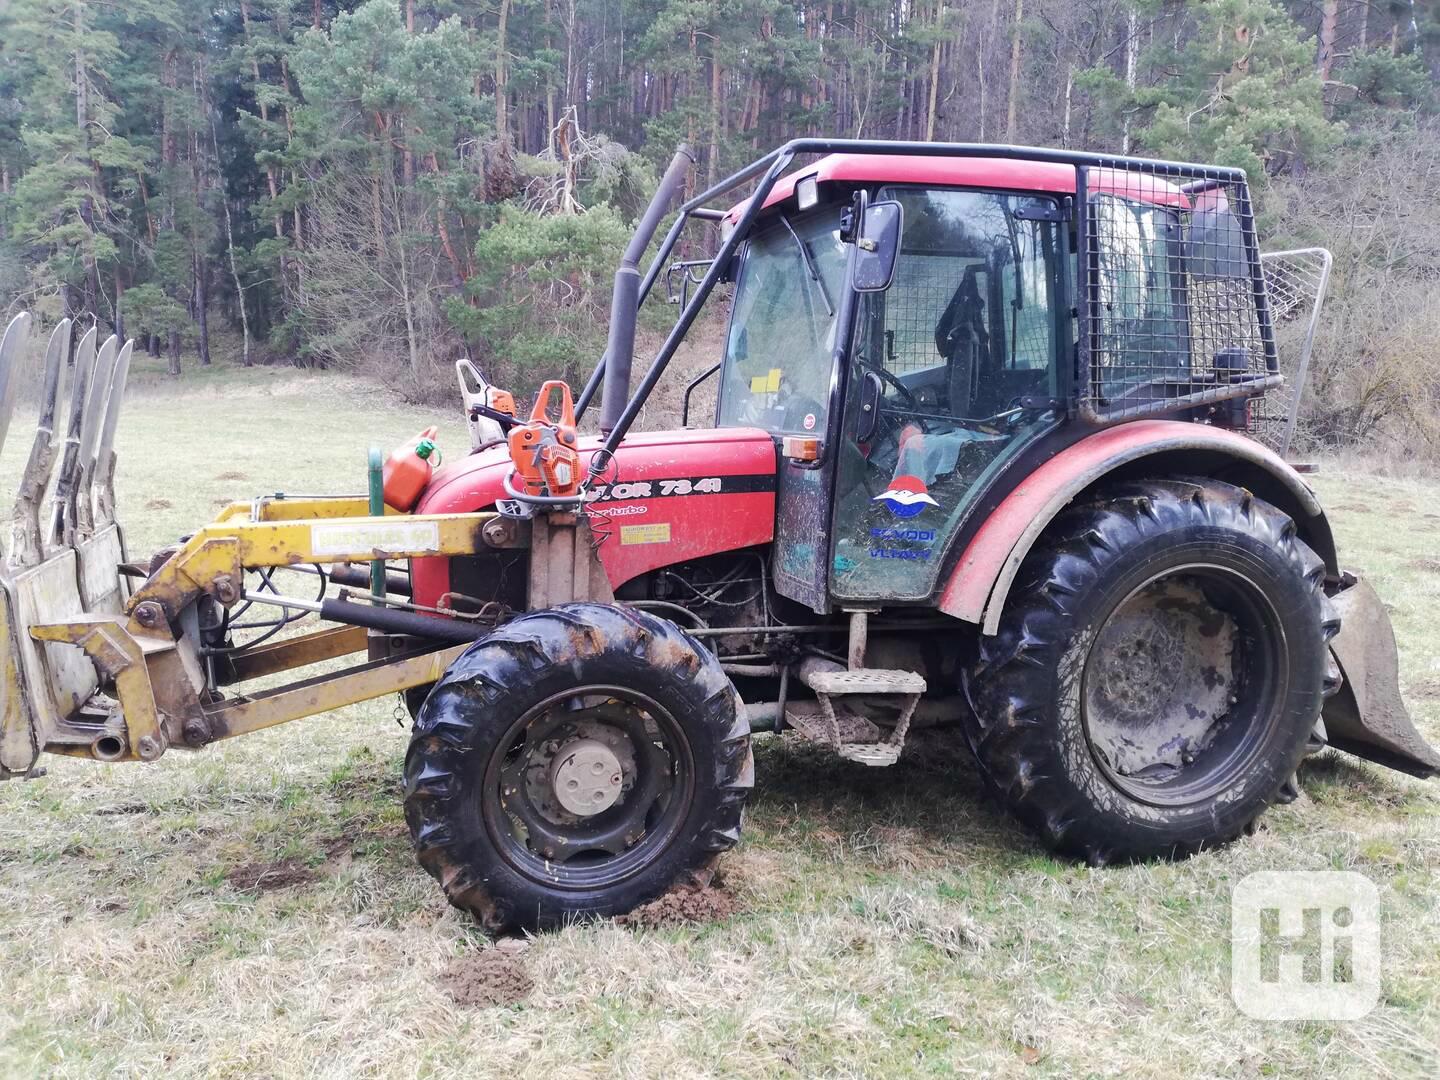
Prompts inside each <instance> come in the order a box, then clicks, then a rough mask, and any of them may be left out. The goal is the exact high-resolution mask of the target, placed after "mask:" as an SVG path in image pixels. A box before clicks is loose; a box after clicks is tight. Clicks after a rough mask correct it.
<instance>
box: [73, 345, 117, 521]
mask: <svg viewBox="0 0 1440 1080" xmlns="http://www.w3.org/2000/svg"><path fill="white" fill-rule="evenodd" d="M119 347H120V342H119V339H118V338H117V337H116V336H115V335H114V334H111V335H110V336H109V337H108V338H106V339H105V344H103V345H101V346H100V351H99V352H98V353H96V355H95V370H94V371H93V372H92V373H91V375H90V392H89V393H88V394H86V395H85V416H84V418H83V419H82V421H81V423H80V466H79V470H78V479H77V481H76V484H75V487H74V489H73V490H72V492H71V499H70V505H69V507H68V512H69V514H70V520H71V521H72V522H73V524H74V533H75V535H74V542H77V543H78V542H79V541H82V540H88V539H89V538H90V537H91V535H93V533H94V532H95V514H94V510H93V507H92V504H91V501H90V485H91V484H92V483H93V481H94V477H95V455H96V453H97V452H98V450H99V447H100V429H101V428H102V427H104V425H105V414H106V412H107V411H108V408H109V404H110V382H111V379H112V378H113V376H114V374H115V359H116V353H117V352H118V350H119Z"/></svg>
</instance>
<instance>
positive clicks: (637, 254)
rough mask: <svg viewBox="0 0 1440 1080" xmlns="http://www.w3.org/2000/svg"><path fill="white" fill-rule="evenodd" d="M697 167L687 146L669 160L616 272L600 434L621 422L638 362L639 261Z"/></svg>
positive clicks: (606, 350)
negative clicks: (674, 199)
mask: <svg viewBox="0 0 1440 1080" xmlns="http://www.w3.org/2000/svg"><path fill="white" fill-rule="evenodd" d="M694 164H695V155H694V154H692V153H691V152H690V148H689V147H688V146H686V145H685V144H684V143H681V144H680V149H678V150H676V151H675V156H674V157H673V158H671V159H670V166H669V168H667V169H666V170H665V175H664V176H663V177H661V179H660V186H659V187H657V188H656V189H655V196H654V198H652V199H651V200H650V205H649V206H647V207H646V208H645V214H644V216H643V217H641V219H640V224H639V225H637V226H636V227H635V235H634V236H632V237H631V238H630V243H629V245H628V246H627V247H626V248H625V254H624V255H623V256H622V257H621V259H620V267H619V269H617V270H616V271H615V290H614V292H612V293H611V294H610V336H609V339H608V340H607V341H606V343H605V360H604V364H605V400H604V402H603V403H602V406H601V411H600V431H601V432H602V433H603V434H605V435H609V434H610V432H611V431H613V430H614V429H615V425H616V424H618V423H619V422H620V414H621V413H622V412H624V410H625V403H626V401H627V400H628V399H629V397H630V365H631V364H632V363H633V362H634V359H635V317H636V315H637V314H638V308H639V296H640V260H641V259H642V258H643V257H644V255H645V249H646V248H647V247H649V246H650V240H651V238H652V237H654V235H655V230H656V229H658V228H659V227H660V219H661V218H663V217H664V216H665V211H666V210H668V209H669V208H670V202H671V200H672V199H673V198H674V197H675V194H676V192H678V191H679V190H680V188H681V185H683V184H684V183H685V174H686V173H687V172H688V171H689V169H690V166H692V165H694Z"/></svg>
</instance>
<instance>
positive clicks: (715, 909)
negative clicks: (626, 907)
mask: <svg viewBox="0 0 1440 1080" xmlns="http://www.w3.org/2000/svg"><path fill="white" fill-rule="evenodd" d="M740 911H741V907H740V901H739V900H738V899H736V897H735V894H734V893H732V892H729V891H728V890H726V889H724V888H721V887H719V886H717V885H703V886H694V885H683V886H678V887H676V888H674V889H671V890H670V891H669V892H668V893H666V894H665V895H664V896H662V897H660V898H659V899H656V900H651V901H650V902H649V903H648V904H641V905H640V906H639V907H637V908H636V909H635V910H634V911H630V912H627V913H626V914H624V915H617V916H616V917H615V922H616V923H617V924H618V925H620V926H635V927H640V928H641V929H645V930H656V929H660V928H661V927H666V926H694V925H696V924H697V923H708V922H719V921H720V920H721V919H728V918H730V917H731V916H733V915H738V914H739V913H740Z"/></svg>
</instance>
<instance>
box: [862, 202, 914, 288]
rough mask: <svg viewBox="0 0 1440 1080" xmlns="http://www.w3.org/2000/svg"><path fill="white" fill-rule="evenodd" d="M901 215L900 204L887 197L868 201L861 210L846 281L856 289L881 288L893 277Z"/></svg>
mask: <svg viewBox="0 0 1440 1080" xmlns="http://www.w3.org/2000/svg"><path fill="white" fill-rule="evenodd" d="M904 217H905V215H904V212H903V211H902V210H901V207H900V204H899V203H898V202H893V201H889V200H887V201H885V202H877V203H871V204H870V205H869V206H867V207H865V209H864V210H863V211H862V212H861V216H860V227H859V228H858V229H857V230H856V236H855V261H854V263H853V264H852V269H851V272H850V285H851V287H852V288H853V289H854V290H855V291H856V292H862V293H864V292H884V291H885V290H886V289H888V288H890V283H891V282H892V281H894V280H895V260H896V258H897V257H898V256H899V254H900V229H901V226H902V224H903V222H904Z"/></svg>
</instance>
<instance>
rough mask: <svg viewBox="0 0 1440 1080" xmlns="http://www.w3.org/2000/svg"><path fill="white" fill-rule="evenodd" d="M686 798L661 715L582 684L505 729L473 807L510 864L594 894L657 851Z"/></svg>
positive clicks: (644, 700)
mask: <svg viewBox="0 0 1440 1080" xmlns="http://www.w3.org/2000/svg"><path fill="white" fill-rule="evenodd" d="M597 765H598V766H601V767H600V768H598V769H597V768H596V766H597ZM617 777H618V778H617ZM562 792H563V793H564V797H563V798H562ZM693 795H694V758H693V754H692V752H691V748H690V743H689V740H688V739H686V737H685V733H684V731H683V729H682V728H681V726H680V724H679V723H677V722H676V720H675V718H674V716H672V715H671V714H670V712H669V711H668V710H666V709H665V708H664V707H662V706H661V705H660V704H659V703H657V702H656V701H655V700H654V699H652V698H649V697H647V696H645V695H644V694H640V693H637V692H636V691H634V690H630V689H627V688H625V687H618V686H583V687H578V688H576V689H574V690H567V691H565V692H564V693H560V694H554V695H552V696H551V697H549V698H546V699H545V700H544V701H542V702H540V703H539V704H538V705H536V706H534V707H533V708H531V709H530V710H529V711H527V712H526V713H525V714H524V715H522V716H521V717H520V718H519V719H518V720H517V721H515V723H514V724H512V725H511V726H510V728H509V730H508V731H507V732H506V733H505V735H504V736H503V737H502V738H501V740H500V743H499V745H498V747H497V749H496V751H495V753H493V754H492V755H491V757H490V760H489V762H488V764H487V765H486V769H485V779H484V783H483V784H482V786H481V790H480V812H481V817H482V819H483V820H484V823H485V827H486V829H487V830H488V831H489V833H490V836H491V839H492V840H493V841H494V843H495V847H496V849H497V850H498V851H499V853H500V855H501V857H502V858H504V860H505V861H506V862H507V863H508V864H509V865H510V866H511V867H512V868H513V869H515V870H517V871H519V872H520V873H522V874H524V875H525V876H527V877H529V878H531V879H532V880H535V881H539V882H543V883H544V884H546V885H547V886H551V887H560V888H569V889H596V888H604V887H606V886H609V885H613V884H615V883H616V882H618V881H621V880H623V879H625V878H627V877H630V876H632V875H634V874H636V873H638V872H639V871H641V870H642V869H643V868H645V867H646V866H648V865H649V864H650V863H651V862H653V861H654V860H655V859H656V858H658V857H659V856H660V855H661V853H663V852H664V850H665V849H666V848H667V847H668V846H669V844H670V842H671V841H672V840H673V839H674V838H675V835H676V833H677V832H678V831H679V829H680V826H681V824H682V823H683V821H684V819H685V816H686V811H687V810H688V808H689V806H690V802H691V800H692V798H693Z"/></svg>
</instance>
